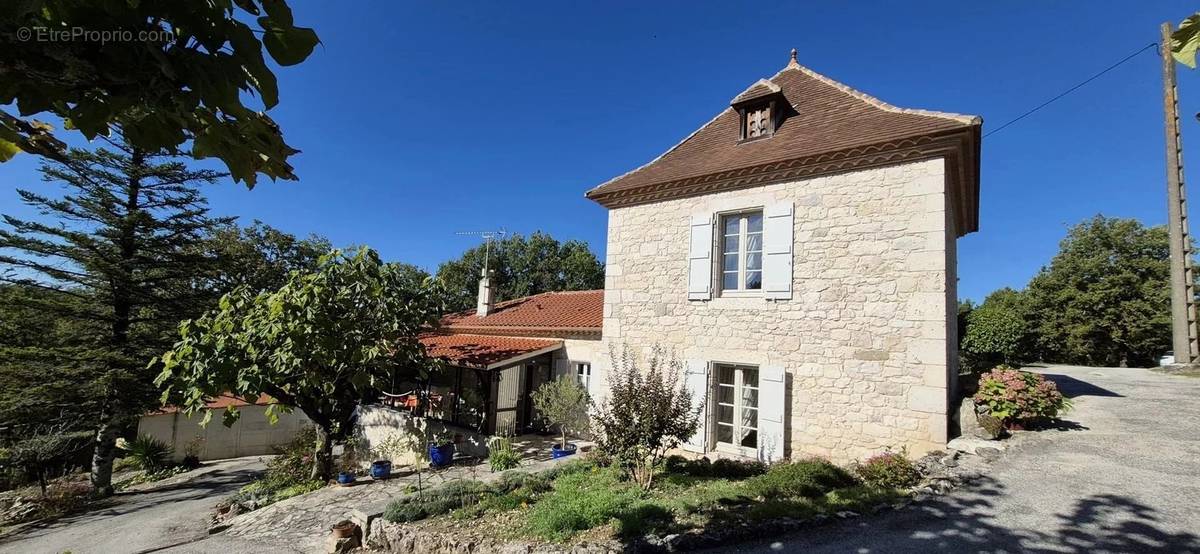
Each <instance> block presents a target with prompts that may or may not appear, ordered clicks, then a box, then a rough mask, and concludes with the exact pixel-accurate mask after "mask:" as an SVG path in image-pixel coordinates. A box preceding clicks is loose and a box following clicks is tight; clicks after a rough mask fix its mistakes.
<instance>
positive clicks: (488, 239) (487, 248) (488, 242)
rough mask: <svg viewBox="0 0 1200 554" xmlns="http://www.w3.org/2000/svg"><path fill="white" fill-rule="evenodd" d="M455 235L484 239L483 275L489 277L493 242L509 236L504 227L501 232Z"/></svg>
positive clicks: (458, 233)
mask: <svg viewBox="0 0 1200 554" xmlns="http://www.w3.org/2000/svg"><path fill="white" fill-rule="evenodd" d="M454 234H456V235H460V236H466V237H480V238H482V239H483V241H484V243H483V274H484V275H487V274H488V262H489V261H490V259H491V256H492V240H495V239H502V238H504V235H507V234H508V231H505V230H504V227H501V228H500V230H499V231H459V232H457V233H454Z"/></svg>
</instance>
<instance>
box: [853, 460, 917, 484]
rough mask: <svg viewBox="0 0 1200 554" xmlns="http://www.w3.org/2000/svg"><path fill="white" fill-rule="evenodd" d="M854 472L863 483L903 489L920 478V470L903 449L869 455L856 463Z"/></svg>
mask: <svg viewBox="0 0 1200 554" xmlns="http://www.w3.org/2000/svg"><path fill="white" fill-rule="evenodd" d="M854 473H855V474H856V475H858V478H859V479H861V480H862V482H863V483H864V484H866V485H868V486H872V487H878V488H884V489H905V488H909V487H912V486H914V485H916V484H917V483H918V482H919V481H920V480H921V472H920V471H917V467H916V466H915V465H913V463H912V462H911V461H909V459H908V457H907V456H905V455H904V452H903V451H901V452H884V453H882V454H876V455H874V456H871V457H870V458H867V459H866V460H864V461H863V462H862V463H860V464H858V465H856V466H855V467H854Z"/></svg>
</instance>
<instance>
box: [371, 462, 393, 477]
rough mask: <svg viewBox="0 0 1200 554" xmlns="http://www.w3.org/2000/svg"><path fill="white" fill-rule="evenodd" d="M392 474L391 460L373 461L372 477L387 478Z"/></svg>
mask: <svg viewBox="0 0 1200 554" xmlns="http://www.w3.org/2000/svg"><path fill="white" fill-rule="evenodd" d="M391 476H392V461H391V460H375V461H374V462H371V478H372V479H387V478H389V477H391Z"/></svg>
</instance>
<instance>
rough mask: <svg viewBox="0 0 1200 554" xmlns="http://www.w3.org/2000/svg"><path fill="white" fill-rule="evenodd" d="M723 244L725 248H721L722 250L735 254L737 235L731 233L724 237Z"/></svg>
mask: <svg viewBox="0 0 1200 554" xmlns="http://www.w3.org/2000/svg"><path fill="white" fill-rule="evenodd" d="M724 246H725V249H724V250H721V251H722V252H733V253H735V254H736V253H737V251H738V236H737V235H733V236H730V237H725V245H724Z"/></svg>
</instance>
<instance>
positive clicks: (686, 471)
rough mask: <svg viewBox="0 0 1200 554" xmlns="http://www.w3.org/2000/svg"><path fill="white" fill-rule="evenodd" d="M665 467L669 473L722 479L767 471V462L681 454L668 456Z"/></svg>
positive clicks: (737, 477) (749, 475)
mask: <svg viewBox="0 0 1200 554" xmlns="http://www.w3.org/2000/svg"><path fill="white" fill-rule="evenodd" d="M663 468H664V469H665V470H666V472H667V473H668V474H675V475H688V476H691V477H716V478H720V479H747V478H750V477H754V476H756V475H762V474H764V473H766V472H767V464H764V463H762V462H760V461H758V460H731V459H729V458H718V459H717V461H715V462H714V461H710V460H709V459H708V458H707V457H705V458H697V459H694V460H690V459H688V458H685V457H683V456H679V455H672V456H667V458H666V460H664V462H663Z"/></svg>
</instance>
